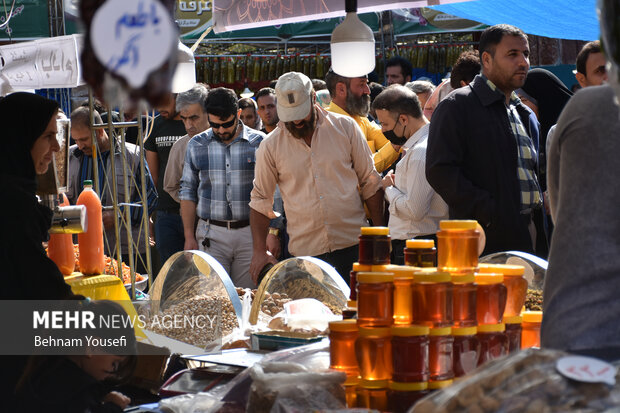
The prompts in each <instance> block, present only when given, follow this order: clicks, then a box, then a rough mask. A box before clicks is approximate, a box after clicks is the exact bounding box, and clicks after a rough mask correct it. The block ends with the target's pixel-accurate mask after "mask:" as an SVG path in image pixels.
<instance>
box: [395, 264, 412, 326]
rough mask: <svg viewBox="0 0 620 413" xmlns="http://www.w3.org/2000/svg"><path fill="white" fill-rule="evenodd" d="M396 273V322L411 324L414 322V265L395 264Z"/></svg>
mask: <svg viewBox="0 0 620 413" xmlns="http://www.w3.org/2000/svg"><path fill="white" fill-rule="evenodd" d="M390 271H392V272H393V273H394V324H399V325H409V324H412V323H413V276H414V274H415V273H416V269H415V268H413V267H407V266H399V265H393V266H391V267H390Z"/></svg>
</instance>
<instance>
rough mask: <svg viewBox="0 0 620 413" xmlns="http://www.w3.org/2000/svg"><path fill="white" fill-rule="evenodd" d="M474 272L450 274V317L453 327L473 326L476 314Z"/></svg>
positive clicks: (475, 321)
mask: <svg viewBox="0 0 620 413" xmlns="http://www.w3.org/2000/svg"><path fill="white" fill-rule="evenodd" d="M476 289H477V287H476V284H475V283H474V274H471V273H470V274H463V275H452V318H453V320H454V326H455V327H473V326H476V325H477V324H478V320H477V316H476Z"/></svg>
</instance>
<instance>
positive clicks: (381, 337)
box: [329, 221, 542, 412]
mask: <svg viewBox="0 0 620 413" xmlns="http://www.w3.org/2000/svg"><path fill="white" fill-rule="evenodd" d="M476 228H477V223H476V221H442V222H441V223H440V231H439V232H438V233H437V242H438V245H437V249H436V248H435V245H434V241H433V240H408V241H407V242H406V248H405V251H404V253H405V264H406V265H404V266H397V265H391V264H390V236H389V229H388V228H386V227H368V228H362V229H361V236H360V247H359V248H360V251H359V252H360V253H359V263H355V264H354V265H353V269H352V271H351V297H350V301H349V311H348V312H346V313H345V314H347V313H348V314H353V313H355V309H356V310H357V311H356V313H357V319H345V320H342V321H335V322H332V323H330V326H329V327H330V335H329V337H330V361H331V363H330V364H331V368H334V369H339V370H343V371H345V372H346V373H347V381H346V382H345V389H346V394H347V404H348V406H349V407H365V408H373V409H377V410H380V411H393V412H400V411H406V410H407V409H408V408H409V407H410V406H411V405H413V404H414V403H415V402H416V401H417V400H419V399H420V398H422V397H424V396H425V395H426V394H428V392H430V391H433V390H436V389H441V388H444V387H446V386H449V385H450V384H452V381H453V379H454V378H455V377H460V376H463V375H465V374H467V373H469V372H471V371H472V370H474V369H475V368H476V367H477V366H480V365H481V364H484V363H485V362H487V361H489V360H493V359H495V358H498V357H501V356H504V355H506V354H508V353H509V352H512V351H518V350H519V349H521V348H525V347H532V346H535V345H538V342H537V341H536V340H537V339H538V334H539V331H540V330H539V329H540V320H541V319H542V314H540V313H537V314H524V315H521V309H522V307H523V304H524V302H525V298H526V293H527V285H528V283H527V280H526V279H525V278H524V277H523V274H524V267H522V266H516V265H500V264H479V263H478V242H479V233H478V231H477V229H476Z"/></svg>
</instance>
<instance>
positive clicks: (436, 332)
mask: <svg viewBox="0 0 620 413" xmlns="http://www.w3.org/2000/svg"><path fill="white" fill-rule="evenodd" d="M451 334H452V327H435V328H431V329H430V330H429V332H428V335H429V336H449V335H451Z"/></svg>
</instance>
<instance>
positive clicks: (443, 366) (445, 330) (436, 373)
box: [428, 327, 454, 381]
mask: <svg viewBox="0 0 620 413" xmlns="http://www.w3.org/2000/svg"><path fill="white" fill-rule="evenodd" d="M428 338H429V347H428V369H429V381H442V380H448V379H452V378H453V377H454V371H453V344H454V338H453V337H452V328H450V327H440V328H431V329H430V331H429V336H428Z"/></svg>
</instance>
